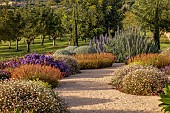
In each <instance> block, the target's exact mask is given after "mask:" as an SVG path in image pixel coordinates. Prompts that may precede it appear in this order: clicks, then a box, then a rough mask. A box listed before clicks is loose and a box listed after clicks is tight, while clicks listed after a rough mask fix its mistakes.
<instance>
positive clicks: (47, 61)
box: [5, 53, 69, 75]
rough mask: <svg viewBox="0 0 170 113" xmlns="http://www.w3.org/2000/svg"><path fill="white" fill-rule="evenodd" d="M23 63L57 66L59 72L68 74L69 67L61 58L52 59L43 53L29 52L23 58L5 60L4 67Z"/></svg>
mask: <svg viewBox="0 0 170 113" xmlns="http://www.w3.org/2000/svg"><path fill="white" fill-rule="evenodd" d="M25 64H36V65H46V66H51V67H55V68H58V69H59V70H60V71H61V72H64V73H65V75H68V73H69V68H68V66H67V65H66V64H64V63H63V62H62V61H61V60H54V59H53V58H52V57H51V56H46V55H43V54H37V53H31V54H27V55H25V56H24V57H23V58H18V59H13V60H10V61H8V62H5V67H7V68H16V67H18V66H20V65H25Z"/></svg>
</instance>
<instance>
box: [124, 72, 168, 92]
mask: <svg viewBox="0 0 170 113" xmlns="http://www.w3.org/2000/svg"><path fill="white" fill-rule="evenodd" d="M166 83H168V78H167V77H166V76H165V74H164V73H163V72H161V71H158V70H157V69H156V70H155V69H137V70H135V71H132V72H130V73H128V75H126V76H124V78H123V80H122V86H123V87H122V91H123V92H125V93H128V94H133V95H157V94H159V93H161V92H162V89H163V88H164V86H165V84H166Z"/></svg>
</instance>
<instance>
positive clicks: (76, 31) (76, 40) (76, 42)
mask: <svg viewBox="0 0 170 113" xmlns="http://www.w3.org/2000/svg"><path fill="white" fill-rule="evenodd" d="M77 24H78V23H77V20H75V33H76V39H75V45H76V46H79V45H78V29H77Z"/></svg>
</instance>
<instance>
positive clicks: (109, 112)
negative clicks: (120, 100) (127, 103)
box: [70, 110, 151, 113]
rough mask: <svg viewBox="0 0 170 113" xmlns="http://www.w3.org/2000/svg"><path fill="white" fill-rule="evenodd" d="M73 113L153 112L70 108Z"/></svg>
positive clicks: (144, 112)
mask: <svg viewBox="0 0 170 113" xmlns="http://www.w3.org/2000/svg"><path fill="white" fill-rule="evenodd" d="M70 111H71V113H151V112H149V111H148V112H146V111H131V110H70Z"/></svg>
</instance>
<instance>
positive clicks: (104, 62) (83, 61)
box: [74, 53, 116, 69]
mask: <svg viewBox="0 0 170 113" xmlns="http://www.w3.org/2000/svg"><path fill="white" fill-rule="evenodd" d="M74 58H75V59H76V60H77V61H78V63H79V65H80V69H97V68H104V67H110V66H112V64H113V63H114V62H115V60H116V57H115V56H114V55H113V54H111V53H97V54H78V55H75V56H74Z"/></svg>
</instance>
